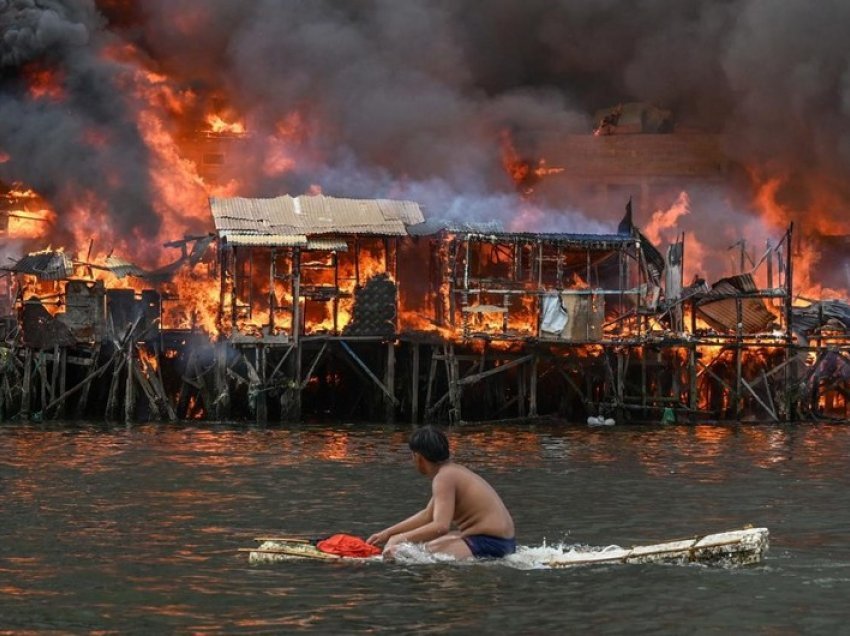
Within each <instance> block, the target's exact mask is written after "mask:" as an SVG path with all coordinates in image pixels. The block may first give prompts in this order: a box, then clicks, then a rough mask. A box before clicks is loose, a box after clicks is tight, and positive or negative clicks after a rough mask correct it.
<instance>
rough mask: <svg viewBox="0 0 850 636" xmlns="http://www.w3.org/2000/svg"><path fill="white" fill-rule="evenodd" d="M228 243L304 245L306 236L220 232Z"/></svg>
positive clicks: (278, 245)
mask: <svg viewBox="0 0 850 636" xmlns="http://www.w3.org/2000/svg"><path fill="white" fill-rule="evenodd" d="M222 236H223V237H224V238H226V239H227V242H228V244H230V245H247V246H251V247H306V246H307V237H306V236H304V235H303V234H231V233H230V232H222Z"/></svg>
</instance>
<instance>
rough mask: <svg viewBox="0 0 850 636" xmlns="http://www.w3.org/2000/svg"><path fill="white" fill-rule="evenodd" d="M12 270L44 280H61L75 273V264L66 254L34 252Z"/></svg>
mask: <svg viewBox="0 0 850 636" xmlns="http://www.w3.org/2000/svg"><path fill="white" fill-rule="evenodd" d="M10 269H11V270H12V271H13V272H17V273H19V274H32V275H34V276H37V277H38V278H41V279H43V280H61V279H63V278H68V277H69V276H71V275H72V274H73V273H74V263H73V262H72V261H71V259H70V258H69V257H68V255H67V254H65V252H33V253H32V254H27V255H26V256H24V257H23V258H21V259H20V260H19V261H18V262H17V263H15V264H14V265H13V266H12V267H11V268H10Z"/></svg>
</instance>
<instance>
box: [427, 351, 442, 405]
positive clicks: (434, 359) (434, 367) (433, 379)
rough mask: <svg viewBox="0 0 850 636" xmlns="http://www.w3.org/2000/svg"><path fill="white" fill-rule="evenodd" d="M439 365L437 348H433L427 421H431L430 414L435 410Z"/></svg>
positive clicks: (429, 372) (429, 376)
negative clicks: (434, 399) (433, 402)
mask: <svg viewBox="0 0 850 636" xmlns="http://www.w3.org/2000/svg"><path fill="white" fill-rule="evenodd" d="M438 364H439V360H438V359H437V348H436V347H434V346H432V347H431V364H430V366H429V368H428V387H427V389H426V390H425V416H426V419H427V420H430V419H431V418H430V416H429V415H430V413H431V412H432V409H433V404H432V400H433V398H434V382H436V380H437V365H438Z"/></svg>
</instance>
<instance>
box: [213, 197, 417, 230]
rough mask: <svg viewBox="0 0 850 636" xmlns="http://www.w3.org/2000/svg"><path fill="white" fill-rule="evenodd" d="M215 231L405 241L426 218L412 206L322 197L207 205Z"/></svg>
mask: <svg viewBox="0 0 850 636" xmlns="http://www.w3.org/2000/svg"><path fill="white" fill-rule="evenodd" d="M210 208H211V210H212V214H213V220H214V222H215V226H216V229H217V230H218V231H219V232H227V231H236V232H239V233H240V234H279V235H289V234H300V235H311V234H379V235H389V236H406V235H407V229H406V225H412V224H416V223H422V221H423V220H424V217H423V216H422V210H421V209H420V208H419V205H418V204H417V203H415V202H413V201H392V200H388V199H339V198H334V197H326V196H324V195H315V196H300V197H291V196H289V195H285V196H281V197H276V198H274V199H246V198H242V197H234V198H227V199H224V198H217V197H213V198H211V199H210Z"/></svg>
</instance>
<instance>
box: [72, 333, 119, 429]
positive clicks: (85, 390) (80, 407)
mask: <svg viewBox="0 0 850 636" xmlns="http://www.w3.org/2000/svg"><path fill="white" fill-rule="evenodd" d="M100 347H101V344H100V342H98V343H96V344H95V345H94V347H93V348H92V354H91V363H92V367H94V366H95V365H97V361H98V359H99V358H100ZM113 359H114V356H113V358H111V359H110V364H111V363H112V360H113ZM93 379H94V378H93V377H92V374H89V376H88V377H87V378H86V381H84V382H83V383H82V385H77V386H78V387H80V388H81V389H82V392H81V393H80V400H79V402H77V409H76V416H77V418H78V419H79V418H83V417H85V415H86V407H87V406H88V401H89V391H90V390H91V384H92V383H91V380H93Z"/></svg>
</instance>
